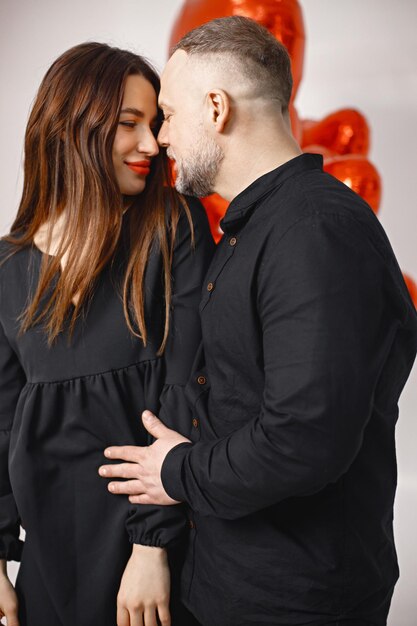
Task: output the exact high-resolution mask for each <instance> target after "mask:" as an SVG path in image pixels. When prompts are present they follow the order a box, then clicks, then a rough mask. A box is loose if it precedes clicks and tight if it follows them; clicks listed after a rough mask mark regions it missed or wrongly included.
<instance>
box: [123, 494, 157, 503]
mask: <svg viewBox="0 0 417 626" xmlns="http://www.w3.org/2000/svg"><path fill="white" fill-rule="evenodd" d="M129 502H130V503H131V504H155V503H154V502H153V500H152V498H151V497H150V496H148V495H147V494H146V493H141V494H139V495H136V496H129Z"/></svg>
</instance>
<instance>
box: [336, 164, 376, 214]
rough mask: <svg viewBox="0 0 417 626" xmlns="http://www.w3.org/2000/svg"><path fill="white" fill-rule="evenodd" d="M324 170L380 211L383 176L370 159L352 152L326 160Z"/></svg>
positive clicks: (373, 208)
mask: <svg viewBox="0 0 417 626" xmlns="http://www.w3.org/2000/svg"><path fill="white" fill-rule="evenodd" d="M324 170H325V171H326V172H328V173H329V174H331V175H332V176H334V177H335V178H338V179H339V180H341V181H342V183H345V185H347V186H348V187H350V188H351V189H353V191H356V193H358V194H359V195H360V196H362V198H363V199H364V200H366V202H367V203H368V204H369V205H370V207H371V208H372V210H373V211H374V213H377V212H378V209H379V204H380V202H381V177H380V175H379V174H378V171H377V169H376V167H374V165H372V163H370V161H368V159H367V158H366V157H364V156H361V155H357V154H351V155H349V156H336V157H330V158H328V159H325V160H324Z"/></svg>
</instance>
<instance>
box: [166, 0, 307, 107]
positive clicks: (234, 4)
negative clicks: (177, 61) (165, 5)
mask: <svg viewBox="0 0 417 626" xmlns="http://www.w3.org/2000/svg"><path fill="white" fill-rule="evenodd" d="M227 15H243V16H244V17H250V18H252V19H253V20H255V21H256V22H259V23H260V24H262V25H263V26H265V27H266V28H267V29H268V30H269V31H270V32H271V33H272V34H273V35H274V36H275V37H276V38H277V39H279V41H281V42H282V43H283V44H284V46H285V47H286V48H287V50H288V52H289V54H290V57H291V67H292V74H293V79H294V89H293V93H292V100H294V98H295V95H296V93H297V89H298V86H299V84H300V81H301V77H302V74H303V61H304V45H305V31H304V21H303V14H302V11H301V7H300V5H299V3H298V0H185V1H184V4H183V6H182V8H181V10H180V13H179V15H178V17H177V19H176V21H175V23H174V26H173V29H172V33H171V39H170V42H169V47H170V49H171V48H172V46H174V45H175V44H176V43H177V42H178V41H179V40H180V39H181V37H183V35H185V33H188V31H190V30H192V29H193V28H196V27H197V26H200V25H201V24H204V23H205V22H209V21H210V20H213V19H214V18H216V17H225V16H227Z"/></svg>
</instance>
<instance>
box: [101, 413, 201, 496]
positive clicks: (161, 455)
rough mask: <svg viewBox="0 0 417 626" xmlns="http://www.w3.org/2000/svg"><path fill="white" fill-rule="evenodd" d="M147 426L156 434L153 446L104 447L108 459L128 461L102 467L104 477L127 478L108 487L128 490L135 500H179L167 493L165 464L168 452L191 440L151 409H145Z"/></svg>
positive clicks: (119, 492)
mask: <svg viewBox="0 0 417 626" xmlns="http://www.w3.org/2000/svg"><path fill="white" fill-rule="evenodd" d="M142 421H143V424H144V426H145V428H146V430H147V431H148V432H149V433H150V434H151V435H152V436H153V437H155V438H156V441H155V442H154V443H153V444H152V445H151V446H146V447H142V448H141V447H139V446H114V447H111V448H107V449H106V450H105V451H104V454H105V456H106V457H107V458H108V459H120V460H122V461H127V463H120V464H117V465H103V466H102V467H100V468H99V474H100V476H103V477H104V478H124V479H127V480H124V481H123V482H118V481H116V482H115V481H112V482H111V483H109V485H108V489H109V491H110V492H111V493H114V494H127V495H129V496H130V497H129V500H130V502H132V503H133V504H178V502H177V501H176V500H173V499H172V498H170V497H169V495H168V494H167V493H166V491H165V489H164V487H163V485H162V481H161V468H162V464H163V462H164V460H165V457H166V455H167V454H168V452H169V451H170V450H172V448H174V447H175V446H177V445H178V444H179V443H184V442H186V443H191V442H190V440H189V439H186V438H185V437H183V436H182V435H180V434H179V433H177V432H176V431H175V430H170V429H169V428H167V427H166V426H164V424H163V423H162V422H161V421H160V420H159V419H158V418H157V417H156V416H155V415H153V413H151V412H150V411H144V412H143V413H142Z"/></svg>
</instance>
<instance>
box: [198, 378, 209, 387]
mask: <svg viewBox="0 0 417 626" xmlns="http://www.w3.org/2000/svg"><path fill="white" fill-rule="evenodd" d="M197 382H198V384H199V385H205V384H206V382H207V381H206V377H205V376H199V377H198V378H197Z"/></svg>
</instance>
